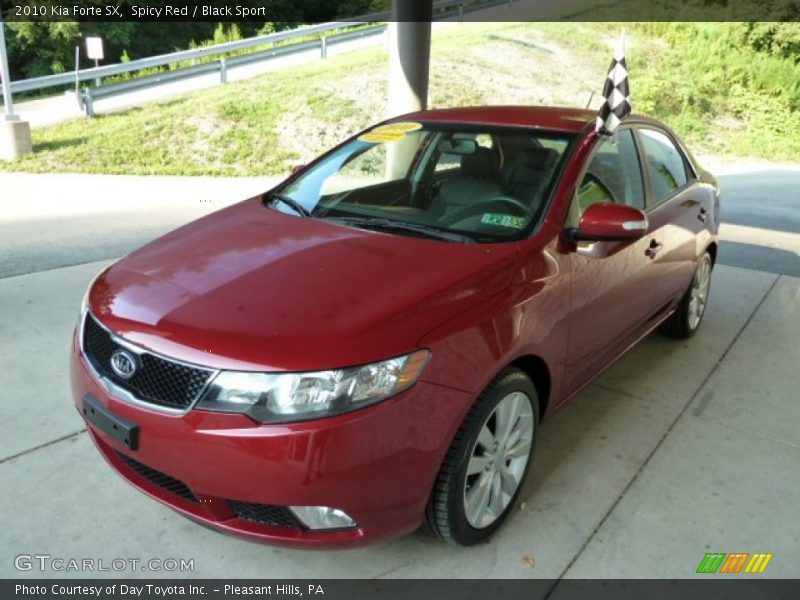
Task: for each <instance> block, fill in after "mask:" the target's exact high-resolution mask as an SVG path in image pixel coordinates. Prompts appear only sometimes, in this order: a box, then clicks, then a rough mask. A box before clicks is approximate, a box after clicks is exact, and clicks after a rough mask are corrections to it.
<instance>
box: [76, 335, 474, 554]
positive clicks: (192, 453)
mask: <svg viewBox="0 0 800 600" xmlns="http://www.w3.org/2000/svg"><path fill="white" fill-rule="evenodd" d="M70 370H71V380H72V392H73V397H74V400H75V405H76V407H77V409H78V411H79V412H82V410H83V398H84V397H85V396H86V395H87V394H91V395H92V396H94V397H95V398H96V399H97V400H98V401H99V403H100V404H101V405H102V406H104V407H105V408H106V409H108V410H109V411H111V412H112V413H113V414H115V415H117V416H118V417H121V418H123V419H125V420H127V421H131V422H133V423H135V424H137V425H138V426H139V437H138V448H137V449H136V450H135V451H131V450H129V449H128V448H127V447H126V446H125V445H124V444H123V443H121V442H120V441H118V440H116V439H114V438H112V437H110V436H108V435H106V434H105V433H103V432H102V431H100V430H99V429H98V428H96V427H94V426H93V425H92V424H91V423H88V422H87V428H88V430H89V433H90V435H91V438H92V440H93V441H94V443H95V445H96V446H97V448H98V450H99V451H100V453H101V454H102V455H103V457H104V458H105V459H106V461H107V462H108V463H109V464H110V465H111V466H112V467H113V468H114V470H116V471H117V473H118V474H119V475H121V476H122V477H123V478H124V479H126V480H127V481H128V482H129V483H131V484H132V485H134V486H135V487H137V488H138V489H140V490H141V491H143V492H145V493H146V494H148V495H150V496H151V497H153V498H155V499H156V500H158V501H160V502H162V503H164V504H166V505H168V506H169V507H170V508H173V509H174V510H176V511H178V512H179V513H181V514H183V515H184V516H186V517H189V518H190V519H192V520H194V521H196V522H198V523H200V524H203V525H206V526H208V527H211V528H213V529H216V530H219V531H221V532H223V533H229V534H234V535H237V536H240V537H244V538H247V539H250V540H253V541H259V542H267V543H274V544H279V545H285V546H294V547H307V548H314V547H320V548H321V547H338V546H356V545H361V544H365V543H371V542H374V541H378V540H381V539H386V538H391V537H397V536H400V535H403V534H405V533H408V532H411V531H413V530H414V529H416V528H417V527H418V526H419V525H420V523H421V522H422V519H423V517H424V512H425V505H426V503H427V500H428V496H429V494H430V490H431V487H432V485H433V481H434V479H435V477H436V474H437V472H438V469H439V466H440V465H441V462H442V460H443V458H444V455H445V453H446V451H447V448H448V446H449V444H450V442H451V440H452V438H453V436H454V435H455V432H456V430H457V428H458V426H459V424H460V423H461V420H462V419H463V416H464V415H465V414H466V412H467V410H468V409H469V407H470V406H471V404H472V402H473V400H474V398H473V397H472V395H470V394H467V393H464V392H459V391H456V390H452V389H449V388H444V387H440V386H437V385H433V384H428V383H425V382H422V381H420V382H418V383H417V384H416V385H415V386H414V387H413V388H411V389H410V390H408V391H406V392H404V393H402V394H400V395H398V396H397V397H395V398H392V399H390V400H387V401H386V402H383V403H380V404H377V405H374V406H371V407H367V408H365V409H362V410H360V411H356V412H353V413H349V414H346V415H341V416H338V417H331V418H326V419H320V420H316V421H307V422H304V423H293V424H280V425H259V424H257V423H255V422H253V421H252V420H250V419H249V418H248V417H245V416H242V415H232V414H221V413H212V412H206V411H201V410H191V411H189V412H188V413H186V414H183V415H172V414H165V413H163V412H158V411H156V410H152V409H148V408H145V407H142V406H137V405H133V404H131V403H129V402H126V401H124V400H121V399H118V398H115V397H114V396H113V395H111V394H109V393H108V392H107V391H106V389H105V388H104V387H103V386H102V385H101V384H100V383H99V382H98V381H97V380H96V379H95V377H94V375H93V374H92V372H91V371H90V369H89V367H88V366H87V364H86V359H85V358H84V357H83V356H82V354H81V352H80V349H79V346H78V342H77V339H75V340H74V341H73V348H72V359H71V369H70ZM131 459H133V461H131ZM176 482H177V483H176ZM181 486H183V487H181ZM237 503H238V504H237ZM242 503H245V504H247V505H263V506H265V507H266V509H269V508H270V507H277V508H285V507H287V506H331V507H334V508H338V509H341V510H343V511H344V512H346V513H347V514H348V515H350V516H351V517H352V518H353V519H354V521H355V522H356V523H357V527H355V528H352V529H342V530H336V531H309V530H306V529H304V528H303V527H302V526H299V524H297V523H294V524H292V523H288V524H287V523H280V524H276V523H277V522H279V521H281V519H277V520H276V519H272V518H268V519H266V520H263V519H261V520H259V518H256V519H255V520H254V518H253V515H254V514H256V515H258V514H271V513H270V512H269V510H266V512H264V511H261V512H258V511H256V513H253V512H252V511H250V512H248V514H247V515H246V517H247V518H244V517H243V513H242V511H241V510H235V507H237V506H241V505H242Z"/></svg>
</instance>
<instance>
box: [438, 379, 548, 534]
mask: <svg viewBox="0 0 800 600" xmlns="http://www.w3.org/2000/svg"><path fill="white" fill-rule="evenodd" d="M538 426H539V401H538V397H537V394H536V388H535V387H534V386H533V383H532V382H531V380H530V379H529V378H528V376H527V375H526V374H525V373H523V372H522V371H520V370H519V369H515V368H508V369H505V370H504V371H502V372H501V373H500V374H499V375H498V376H497V377H496V378H495V379H494V380H493V381H492V383H490V384H489V385H488V386H487V388H486V389H485V390H484V391H483V393H482V394H481V395H480V397H479V398H478V400H477V402H476V403H475V405H474V406H473V407H472V409H471V410H470V412H469V413H468V414H467V416H466V417H465V419H464V422H463V423H462V424H461V427H460V428H459V430H458V433H456V436H455V438H454V439H453V443H452V444H451V446H450V449H449V450H448V452H447V456H446V457H445V459H444V462H443V464H442V467H441V469H440V471H439V475H438V476H437V478H436V483H435V484H434V489H433V493H432V494H431V499H430V501H429V502H428V508H427V514H426V516H427V522H428V525H429V527H430V528H431V530H432V531H433V532H434V533H435V534H436V535H437V536H438V537H440V538H441V539H443V540H445V541H447V542H449V543H452V544H458V545H461V546H469V545H472V544H476V543H478V542H482V541H484V540H486V539H488V538H489V537H490V536H491V535H492V534H493V533H494V532H495V531H496V530H497V529H498V528H499V527H500V525H502V523H503V521H505V519H506V518H507V517H508V515H509V513H510V512H511V510H512V508H513V506H514V504H515V502H516V499H517V496H519V492H520V490H521V489H522V484H523V482H524V480H525V476H526V474H527V472H528V469H529V468H530V464H531V462H532V459H533V449H534V445H535V444H534V442H535V437H536V432H537V431H538Z"/></svg>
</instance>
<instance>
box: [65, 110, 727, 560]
mask: <svg viewBox="0 0 800 600" xmlns="http://www.w3.org/2000/svg"><path fill="white" fill-rule="evenodd" d="M594 119H595V113H591V112H588V111H582V110H572V109H554V108H534V107H492V108H462V109H450V110H441V111H427V112H421V113H415V114H412V115H406V116H404V117H403V118H402V119H397V120H394V121H389V122H385V123H382V124H380V125H378V126H376V127H374V128H372V129H370V130H367V131H365V132H362V133H361V134H359V135H357V136H355V137H353V138H351V139H350V140H348V141H346V142H345V143H343V144H341V145H340V146H338V147H336V148H334V149H333V150H331V151H330V152H328V153H327V154H325V155H323V156H322V157H321V158H319V159H318V160H316V161H314V162H313V163H311V164H310V165H307V166H305V167H300V168H298V169H296V170H295V172H294V173H293V175H292V176H291V177H289V179H287V180H286V181H285V182H284V183H282V184H280V185H279V186H278V187H276V188H274V189H273V190H270V191H268V192H267V193H265V194H263V195H262V196H259V197H256V198H252V199H250V200H246V201H244V202H242V203H240V204H237V205H234V206H231V207H229V208H226V209H224V210H221V211H219V212H217V213H214V214H211V215H209V216H207V217H205V218H202V219H200V220H198V221H195V222H193V223H191V224H189V225H186V226H184V227H182V228H181V229H178V230H176V231H174V232H172V233H170V234H168V235H166V236H164V237H162V238H160V239H158V240H156V241H154V242H152V243H150V244H148V245H147V246H145V247H143V248H141V249H139V250H137V251H135V252H133V253H132V254H130V255H128V256H126V257H124V258H123V259H122V260H120V261H119V262H117V263H116V264H114V265H113V266H111V267H110V268H108V269H107V270H105V271H104V272H103V273H101V274H100V275H99V276H98V278H97V279H96V280H95V281H94V283H93V284H92V286H91V288H90V289H89V291H88V293H87V295H86V299H85V301H84V305H83V310H82V313H81V321H80V323H79V325H78V327H77V328H76V333H75V338H74V351H73V355H72V389H73V393H74V398H75V404H76V406H77V408H78V410H79V412H80V413H81V414H82V415H83V417H84V418H85V419H86V421H87V423H88V429H89V433H90V435H91V438H92V439H93V440H94V443H95V444H96V445H97V448H98V449H99V451H100V453H101V454H102V455H103V457H104V458H105V459H106V460H107V461H108V463H109V464H110V465H111V466H112V468H114V469H115V470H116V471H117V472H118V473H119V474H120V475H121V476H122V477H124V478H125V479H126V480H127V481H129V482H130V483H131V484H133V485H134V486H136V487H137V488H139V489H140V490H142V491H143V492H145V493H147V494H149V495H150V496H152V497H153V498H155V499H157V500H159V501H161V502H163V503H164V504H167V505H168V506H170V507H171V508H173V509H175V510H176V511H178V512H180V513H182V514H183V515H185V516H187V517H189V518H191V519H193V520H195V521H197V522H199V523H202V524H204V525H207V526H210V527H212V528H214V529H217V530H219V531H222V532H226V533H232V534H237V535H240V536H243V537H245V538H249V539H252V540H257V541H264V542H271V543H277V544H285V545H294V546H301V547H326V546H347V545H355V544H360V543H366V542H370V541H375V540H379V539H383V538H387V537H392V536H398V535H401V534H404V533H407V532H410V531H413V530H415V529H416V528H418V527H419V526H420V525H421V524H422V523H423V522H426V523H427V524H428V526H429V527H430V528H431V529H432V530H433V531H434V532H435V533H436V534H437V535H438V536H440V537H441V538H443V539H444V540H447V541H449V542H453V543H457V544H472V543H475V542H478V541H480V540H483V539H485V538H487V537H488V536H489V535H491V534H492V533H493V532H494V531H495V530H496V529H497V528H498V527H499V526H500V525H501V523H502V522H503V520H504V519H505V518H506V517H507V516H508V514H509V513H510V512H511V510H512V507H513V506H514V504H515V501H516V499H517V496H518V495H519V493H520V489H521V486H522V482H523V480H524V479H525V477H526V474H527V473H528V471H529V470H532V472H533V476H534V477H535V469H531V465H532V459H533V450H534V443H535V441H536V436H537V433H538V430H539V423H540V421H541V420H542V418H543V417H544V416H546V415H550V414H552V413H553V412H555V411H556V410H557V409H558V408H559V407H560V406H562V405H563V404H564V402H566V401H567V399H569V398H570V397H571V396H573V395H575V394H576V393H578V392H579V391H580V390H581V389H582V388H583V387H584V386H586V385H587V384H588V383H589V382H590V381H591V380H592V379H593V378H594V377H596V376H597V375H598V373H600V372H601V371H602V370H603V369H605V368H606V367H608V366H609V365H610V364H611V363H612V362H613V361H614V360H615V359H616V358H618V357H619V356H620V355H622V354H623V353H624V352H625V351H626V350H628V349H629V348H631V346H632V345H634V344H635V343H636V342H637V341H638V340H640V339H641V338H642V337H644V336H646V335H647V334H648V333H650V332H651V331H653V330H654V329H656V328H658V327H660V328H661V329H662V330H663V331H664V332H666V333H668V334H670V335H672V336H675V337H679V338H686V337H689V336H691V335H692V334H693V333H694V332H695V331H696V330H697V328H698V326H699V324H700V320H701V318H702V317H703V313H704V309H705V307H706V300H707V298H708V291H709V283H710V278H711V271H712V267H713V265H714V259H715V256H716V253H717V243H718V242H717V229H718V223H719V193H718V188H717V183H716V181H715V179H714V178H713V177H712V176H711V175H710V174H709V173H707V172H706V171H704V170H703V169H702V168H701V167H700V166H699V165H698V164H697V162H696V161H695V159H694V158H693V157H692V155H691V154H690V153H689V152H688V151H687V149H686V147H685V146H684V145H683V144H682V143H681V141H680V140H679V139H678V138H677V137H676V136H675V134H674V133H672V132H671V131H670V130H669V129H668V128H667V127H665V126H664V125H662V124H661V123H659V122H657V121H654V120H652V119H649V118H645V117H638V116H631V117H629V118H627V119H625V121H624V122H623V124H622V126H620V127H619V129H618V130H617V131H616V132H615V133H614V135H613V136H601V135H598V134H597V133H595V127H594Z"/></svg>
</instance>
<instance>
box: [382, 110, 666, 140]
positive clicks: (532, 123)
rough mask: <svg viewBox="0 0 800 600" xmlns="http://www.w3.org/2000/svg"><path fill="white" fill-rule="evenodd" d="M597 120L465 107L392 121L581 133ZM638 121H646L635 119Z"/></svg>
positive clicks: (565, 113) (586, 114)
mask: <svg viewBox="0 0 800 600" xmlns="http://www.w3.org/2000/svg"><path fill="white" fill-rule="evenodd" d="M596 118H597V111H594V110H584V109H581V108H567V107H556V106H465V107H460V108H445V109H439V110H425V111H420V112H415V113H411V114H407V115H403V116H402V117H398V118H396V119H392V121H405V120H414V121H422V122H428V123H453V124H462V125H472V124H475V125H478V124H479V125H499V126H512V127H535V128H540V129H549V130H552V131H563V132H570V133H578V132H580V131H581V130H582V129H583V128H584V127H586V126H587V125H589V124H593V123H594V122H595V119H596ZM633 118H635V119H636V120H639V121H642V120H643V121H650V119H647V118H646V117H640V116H633V117H632V120H633Z"/></svg>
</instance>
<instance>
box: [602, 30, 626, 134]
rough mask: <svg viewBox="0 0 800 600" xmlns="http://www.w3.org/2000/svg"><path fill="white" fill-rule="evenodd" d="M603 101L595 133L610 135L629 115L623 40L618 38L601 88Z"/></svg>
mask: <svg viewBox="0 0 800 600" xmlns="http://www.w3.org/2000/svg"><path fill="white" fill-rule="evenodd" d="M603 97H604V98H605V101H604V102H603V105H602V106H601V107H600V110H599V111H598V113H597V126H596V130H597V133H599V134H600V135H611V134H613V133H614V131H615V130H616V128H617V127H618V126H619V124H620V122H621V121H622V119H624V118H625V117H627V116H628V115H629V114H631V92H630V88H629V87H628V63H627V62H626V61H625V39H624V38H620V40H619V43H618V44H617V48H616V50H615V52H614V60H613V61H611V68H610V70H609V71H608V77H607V78H606V84H605V86H604V87H603Z"/></svg>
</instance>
